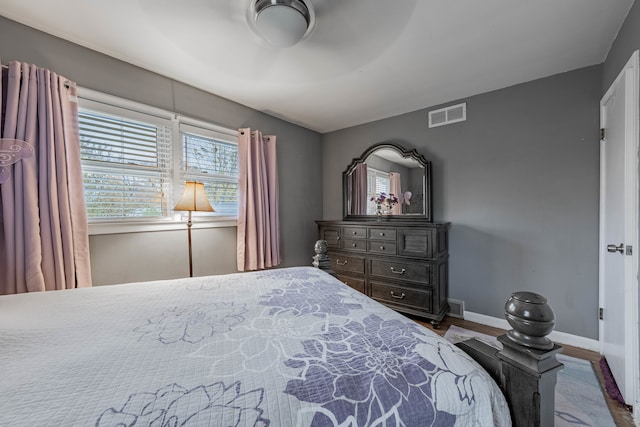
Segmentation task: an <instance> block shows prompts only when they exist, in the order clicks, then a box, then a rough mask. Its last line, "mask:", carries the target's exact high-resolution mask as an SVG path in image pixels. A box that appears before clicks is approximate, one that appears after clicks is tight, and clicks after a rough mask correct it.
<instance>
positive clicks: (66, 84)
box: [0, 64, 76, 89]
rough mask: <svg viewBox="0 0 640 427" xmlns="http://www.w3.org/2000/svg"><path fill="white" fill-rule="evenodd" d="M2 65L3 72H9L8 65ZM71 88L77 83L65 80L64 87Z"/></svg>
mask: <svg viewBox="0 0 640 427" xmlns="http://www.w3.org/2000/svg"><path fill="white" fill-rule="evenodd" d="M0 65H1V66H2V69H3V70H8V69H9V66H8V65H5V64H0ZM20 72H22V68H20ZM71 86H73V87H76V83H75V82H72V81H71V80H65V81H64V87H66V88H67V89H69V87H71Z"/></svg>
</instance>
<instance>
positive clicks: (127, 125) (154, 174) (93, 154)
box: [78, 109, 171, 219]
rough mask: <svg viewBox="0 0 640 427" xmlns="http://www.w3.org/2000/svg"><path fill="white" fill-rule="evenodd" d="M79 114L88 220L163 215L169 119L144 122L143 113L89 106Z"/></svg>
mask: <svg viewBox="0 0 640 427" xmlns="http://www.w3.org/2000/svg"><path fill="white" fill-rule="evenodd" d="M127 115H128V116H129V117H132V116H133V115H132V114H127ZM78 116H79V117H78V125H79V128H80V157H81V159H82V175H83V180H84V187H85V201H86V205H87V214H88V216H89V218H90V219H125V218H162V217H167V216H168V215H169V211H168V205H167V195H168V194H170V193H169V191H168V190H169V188H170V170H171V127H170V126H169V125H170V124H171V122H167V123H164V124H162V123H158V122H157V120H156V123H153V120H145V121H143V120H144V119H145V117H142V119H143V120H136V119H134V118H127V117H123V116H116V115H112V114H106V113H104V112H99V111H94V110H91V109H81V110H80V111H79V114H78ZM137 118H140V116H139V115H138V117H137Z"/></svg>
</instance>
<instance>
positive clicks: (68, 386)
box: [0, 267, 511, 427]
mask: <svg viewBox="0 0 640 427" xmlns="http://www.w3.org/2000/svg"><path fill="white" fill-rule="evenodd" d="M0 359H1V360H2V363H1V364H0V384H1V386H0V425H3V426H4V425H7V426H38V425H55V426H63V425H64V426H76V425H77V426H84V425H92V426H182V425H202V426H243V427H244V426H396V425H397V426H470V425H484V426H493V425H495V426H507V425H511V421H510V416H509V408H508V405H507V403H506V401H505V398H504V396H503V394H502V393H501V391H500V389H499V388H498V386H497V385H496V383H495V382H494V381H493V380H492V379H491V377H490V376H489V375H488V374H487V372H486V371H485V370H483V369H482V368H480V367H479V365H478V364H477V363H476V362H475V361H474V360H473V359H471V358H470V357H469V356H468V355H466V354H465V353H464V352H463V351H461V350H460V349H459V348H457V347H456V346H454V345H452V344H450V343H449V342H447V341H445V340H444V339H442V338H441V337H439V336H437V335H436V334H434V333H433V332H431V331H430V330H428V329H427V328H425V327H423V326H421V325H419V324H417V323H416V322H414V321H412V320H410V319H408V318H406V317H404V316H402V315H400V314H398V313H396V312H394V311H392V310H390V309H389V308H387V307H384V306H382V305H381V304H379V303H377V302H375V301H373V300H371V299H369V298H367V297H366V296H364V295H362V294H360V293H359V292H357V291H355V290H352V289H351V288H349V287H348V286H346V285H344V284H343V283H341V282H339V281H338V280H337V279H335V278H334V277H332V276H331V275H329V274H327V273H325V272H323V271H321V270H318V269H316V268H312V267H295V268H283V269H274V270H270V271H264V272H253V273H237V274H230V275H224V276H209V277H201V278H192V279H178V280H168V281H156V282H145V283H133V284H124V285H115V286H102V287H94V288H89V289H73V290H66V291H55V292H46V293H34V294H20V295H10V296H2V297H0Z"/></svg>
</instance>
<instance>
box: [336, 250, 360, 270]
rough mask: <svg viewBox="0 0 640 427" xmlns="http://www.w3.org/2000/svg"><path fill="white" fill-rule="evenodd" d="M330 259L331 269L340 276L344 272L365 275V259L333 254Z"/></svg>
mask: <svg viewBox="0 0 640 427" xmlns="http://www.w3.org/2000/svg"><path fill="white" fill-rule="evenodd" d="M330 259H331V269H332V270H333V271H335V272H336V273H338V274H340V273H342V272H352V273H360V274H364V258H361V257H356V256H349V255H342V254H336V253H333V254H331V258H330Z"/></svg>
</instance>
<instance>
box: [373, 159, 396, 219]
mask: <svg viewBox="0 0 640 427" xmlns="http://www.w3.org/2000/svg"><path fill="white" fill-rule="evenodd" d="M367 185H368V186H369V188H368V190H367V191H368V193H369V194H368V197H367V200H371V198H375V197H377V196H378V195H379V194H380V193H385V194H389V193H390V192H391V191H390V189H391V179H390V178H389V172H382V171H379V170H377V169H374V168H371V167H369V168H367ZM375 213H376V204H375V203H374V202H370V203H369V204H368V205H367V215H374V214H375Z"/></svg>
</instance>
